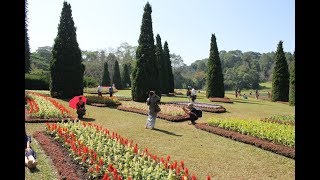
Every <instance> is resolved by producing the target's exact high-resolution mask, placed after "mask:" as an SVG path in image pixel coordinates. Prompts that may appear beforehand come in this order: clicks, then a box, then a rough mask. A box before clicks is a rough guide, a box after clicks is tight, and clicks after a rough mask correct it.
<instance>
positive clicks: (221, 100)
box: [209, 97, 233, 103]
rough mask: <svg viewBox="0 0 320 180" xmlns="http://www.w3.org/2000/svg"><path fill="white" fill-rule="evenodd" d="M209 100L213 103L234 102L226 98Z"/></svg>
mask: <svg viewBox="0 0 320 180" xmlns="http://www.w3.org/2000/svg"><path fill="white" fill-rule="evenodd" d="M209 100H210V101H211V102H223V103H233V101H231V100H230V99H229V98H227V97H225V98H217V97H215V98H209Z"/></svg>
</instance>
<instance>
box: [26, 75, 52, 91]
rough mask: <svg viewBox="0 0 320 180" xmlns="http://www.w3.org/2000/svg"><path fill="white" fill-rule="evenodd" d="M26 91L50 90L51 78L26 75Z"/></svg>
mask: <svg viewBox="0 0 320 180" xmlns="http://www.w3.org/2000/svg"><path fill="white" fill-rule="evenodd" d="M25 89H29V90H49V78H48V77H47V75H46V74H25Z"/></svg>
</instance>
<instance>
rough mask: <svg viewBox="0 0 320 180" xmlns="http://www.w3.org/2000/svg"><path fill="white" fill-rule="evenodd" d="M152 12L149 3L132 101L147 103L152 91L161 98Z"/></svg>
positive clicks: (138, 52)
mask: <svg viewBox="0 0 320 180" xmlns="http://www.w3.org/2000/svg"><path fill="white" fill-rule="evenodd" d="M151 12H152V9H151V6H150V4H149V2H147V4H146V5H145V7H144V13H143V17H142V25H141V29H140V30H141V33H140V37H139V41H138V43H139V45H138V47H137V51H136V59H137V61H136V65H135V68H134V70H133V72H132V88H131V93H132V99H133V100H134V101H139V102H145V101H146V99H147V98H148V92H149V91H150V90H154V91H155V92H156V94H157V95H159V96H161V92H160V84H159V70H158V65H157V64H156V57H155V45H154V36H153V30H152V19H151Z"/></svg>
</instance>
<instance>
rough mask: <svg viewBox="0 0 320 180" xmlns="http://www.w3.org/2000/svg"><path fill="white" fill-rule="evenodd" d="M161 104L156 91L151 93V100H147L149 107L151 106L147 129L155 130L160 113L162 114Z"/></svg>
mask: <svg viewBox="0 0 320 180" xmlns="http://www.w3.org/2000/svg"><path fill="white" fill-rule="evenodd" d="M159 102H160V97H159V96H158V95H156V93H155V92H154V91H150V92H149V98H148V99H147V105H148V106H149V112H148V119H147V123H146V126H145V128H146V129H147V128H150V129H154V125H155V123H156V118H157V114H158V112H160V107H159V105H158V103H159Z"/></svg>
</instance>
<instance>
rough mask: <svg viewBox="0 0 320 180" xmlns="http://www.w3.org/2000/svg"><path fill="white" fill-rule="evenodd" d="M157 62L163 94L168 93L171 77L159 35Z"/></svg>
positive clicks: (157, 40)
mask: <svg viewBox="0 0 320 180" xmlns="http://www.w3.org/2000/svg"><path fill="white" fill-rule="evenodd" d="M155 51H156V61H157V64H158V68H159V83H160V84H161V87H160V89H161V93H167V92H168V89H169V83H168V80H169V75H168V67H167V63H166V61H165V59H164V54H163V49H162V44H161V37H160V35H159V34H157V36H156V49H155Z"/></svg>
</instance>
